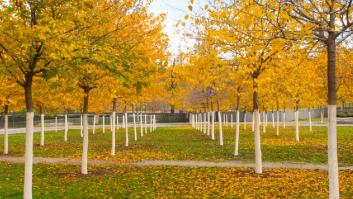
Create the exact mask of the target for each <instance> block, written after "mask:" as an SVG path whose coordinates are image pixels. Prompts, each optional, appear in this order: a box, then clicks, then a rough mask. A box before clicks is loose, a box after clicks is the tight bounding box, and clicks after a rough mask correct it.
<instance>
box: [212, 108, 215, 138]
mask: <svg viewBox="0 0 353 199" xmlns="http://www.w3.org/2000/svg"><path fill="white" fill-rule="evenodd" d="M211 117H212V128H211V138H212V140H215V136H214V123H215V112H214V111H212V114H211Z"/></svg>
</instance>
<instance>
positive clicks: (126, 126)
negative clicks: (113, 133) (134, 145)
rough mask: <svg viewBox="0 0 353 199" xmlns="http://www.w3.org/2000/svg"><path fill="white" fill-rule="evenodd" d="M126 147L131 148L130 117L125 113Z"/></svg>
mask: <svg viewBox="0 0 353 199" xmlns="http://www.w3.org/2000/svg"><path fill="white" fill-rule="evenodd" d="M125 146H129V125H128V115H127V112H126V111H125Z"/></svg>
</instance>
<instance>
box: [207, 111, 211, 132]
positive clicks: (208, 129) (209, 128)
mask: <svg viewBox="0 0 353 199" xmlns="http://www.w3.org/2000/svg"><path fill="white" fill-rule="evenodd" d="M210 133H211V123H210V112H209V111H207V135H208V136H210Z"/></svg>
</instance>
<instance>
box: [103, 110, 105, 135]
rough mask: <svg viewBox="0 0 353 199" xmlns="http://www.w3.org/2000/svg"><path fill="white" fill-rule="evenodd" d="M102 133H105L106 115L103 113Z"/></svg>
mask: <svg viewBox="0 0 353 199" xmlns="http://www.w3.org/2000/svg"><path fill="white" fill-rule="evenodd" d="M102 133H105V116H104V114H103V115H102Z"/></svg>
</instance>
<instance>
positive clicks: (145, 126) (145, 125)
mask: <svg viewBox="0 0 353 199" xmlns="http://www.w3.org/2000/svg"><path fill="white" fill-rule="evenodd" d="M143 126H144V128H145V134H147V115H145V124H144V125H143Z"/></svg>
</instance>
